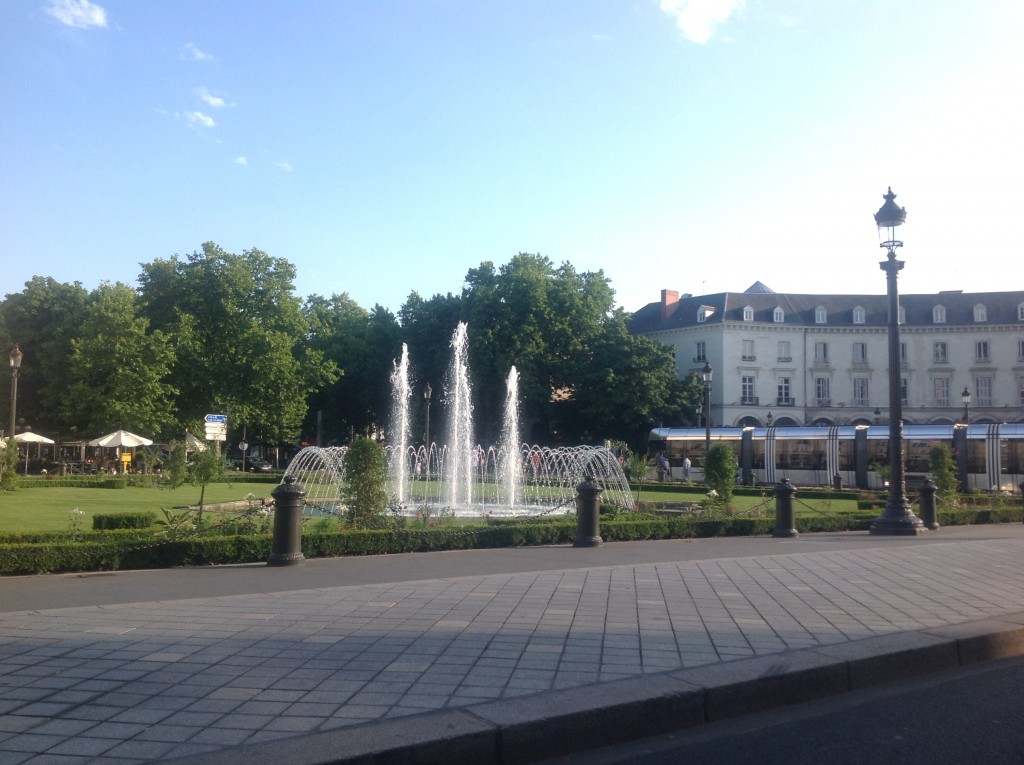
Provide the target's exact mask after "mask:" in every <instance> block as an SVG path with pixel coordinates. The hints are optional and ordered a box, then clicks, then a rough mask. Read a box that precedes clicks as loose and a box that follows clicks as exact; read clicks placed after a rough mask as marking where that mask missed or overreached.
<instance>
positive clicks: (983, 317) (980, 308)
mask: <svg viewBox="0 0 1024 765" xmlns="http://www.w3.org/2000/svg"><path fill="white" fill-rule="evenodd" d="M974 320H975V321H976V322H978V321H988V310H987V309H986V308H985V304H984V303H978V304H977V305H976V306H974Z"/></svg>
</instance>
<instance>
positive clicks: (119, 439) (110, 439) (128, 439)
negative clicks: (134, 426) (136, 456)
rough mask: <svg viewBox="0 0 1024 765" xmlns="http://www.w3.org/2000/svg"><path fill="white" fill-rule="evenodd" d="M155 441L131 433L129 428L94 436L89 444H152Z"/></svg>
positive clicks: (133, 445)
mask: <svg viewBox="0 0 1024 765" xmlns="http://www.w3.org/2000/svg"><path fill="white" fill-rule="evenodd" d="M152 444H153V442H152V441H151V440H150V439H148V438H143V437H142V436H137V435H135V434H134V433H129V432H128V431H127V430H115V431H114V432H113V433H108V434H107V435H105V436H103V437H102V438H94V439H93V440H92V441H90V442H89V446H131V447H135V446H151V445H152Z"/></svg>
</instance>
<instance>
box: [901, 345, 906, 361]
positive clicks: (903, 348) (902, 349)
mask: <svg viewBox="0 0 1024 765" xmlns="http://www.w3.org/2000/svg"><path fill="white" fill-rule="evenodd" d="M900 363H901V364H906V363H907V344H906V343H902V342H901V343H900Z"/></svg>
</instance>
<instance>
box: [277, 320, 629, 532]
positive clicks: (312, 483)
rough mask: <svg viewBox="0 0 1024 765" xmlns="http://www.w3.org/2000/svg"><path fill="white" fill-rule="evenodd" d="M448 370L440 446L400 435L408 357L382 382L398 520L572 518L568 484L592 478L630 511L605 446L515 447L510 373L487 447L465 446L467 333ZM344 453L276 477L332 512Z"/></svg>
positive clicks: (308, 458)
mask: <svg viewBox="0 0 1024 765" xmlns="http://www.w3.org/2000/svg"><path fill="white" fill-rule="evenodd" d="M451 347H452V363H451V366H450V368H449V373H448V378H447V381H446V390H445V396H444V398H443V402H444V403H445V404H446V405H447V407H448V433H447V436H448V437H447V440H446V442H445V443H443V444H437V443H430V444H422V445H420V446H415V445H413V444H412V443H411V438H410V412H409V405H410V399H411V392H410V391H411V386H410V381H409V352H408V348H407V347H406V346H405V344H403V345H402V357H401V359H400V361H398V362H397V363H396V364H395V368H394V371H393V372H392V375H391V387H392V398H393V407H392V410H393V411H392V415H391V421H390V425H389V431H388V439H389V443H388V444H387V446H386V447H385V449H386V451H387V455H388V466H389V475H390V488H389V493H390V494H391V496H392V497H394V499H395V502H396V505H397V507H398V508H399V512H400V513H401V514H403V515H408V516H414V515H417V514H438V513H444V514H450V515H453V516H459V517H480V516H521V515H547V514H553V513H562V514H567V513H572V512H574V511H575V502H574V500H575V496H576V486H577V485H578V484H579V483H580V482H581V481H582V480H583V479H584V477H587V476H589V477H592V478H593V480H594V481H596V482H597V484H598V485H600V486H601V487H602V488H603V489H604V496H603V501H604V502H606V503H610V504H614V505H617V506H619V507H623V508H625V509H629V510H632V509H633V498H632V495H631V493H630V490H629V485H628V483H627V481H626V477H625V475H624V474H623V472H622V467H621V466H620V464H619V461H618V459H617V458H616V456H615V455H614V454H613V453H612V452H611V450H609V449H608V448H606V447H603V446H601V447H597V446H571V447H557V448H548V447H540V446H536V445H534V446H531V445H528V444H525V443H521V442H520V436H519V372H518V370H517V369H516V368H515V367H514V366H513V367H512V368H511V369H510V370H509V373H508V377H507V378H506V380H505V387H506V393H505V408H504V417H503V425H502V429H501V435H500V438H499V441H498V444H497V446H491V447H488V448H486V449H485V448H483V447H482V446H481V445H479V444H476V445H474V442H473V418H472V403H471V392H472V389H471V387H470V376H469V352H468V343H467V326H466V324H465V323H460V324H459V325H458V327H457V328H456V330H455V332H454V334H453V335H452V341H451ZM346 451H347V447H326V448H322V447H316V446H309V447H306V448H304V449H302V451H300V452H299V453H298V455H296V457H295V458H294V459H293V460H292V462H291V464H290V465H289V466H288V470H287V471H286V473H285V476H286V477H287V476H292V477H293V478H294V479H295V482H296V483H298V484H300V485H301V486H303V487H304V488H305V489H306V506H307V507H308V508H310V511H311V514H323V513H324V512H331V511H334V510H336V509H337V508H338V507H340V506H341V505H342V502H343V497H342V493H343V486H344V455H345V452H346Z"/></svg>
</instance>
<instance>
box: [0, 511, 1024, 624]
mask: <svg viewBox="0 0 1024 765" xmlns="http://www.w3.org/2000/svg"><path fill="white" fill-rule="evenodd" d="M1022 536H1024V524H994V525H987V526H957V527H949V528H943V529H940V530H938V531H933V532H928V533H927V534H925V535H923V536H918V537H878V536H871V535H870V534H868V533H867V532H846V533H840V534H805V535H803V536H800V537H798V538H796V539H774V538H772V537H768V536H759V537H731V538H713V539H684V540H663V541H654V542H615V543H607V544H604V545H601V546H599V547H590V548H586V547H582V548H573V547H570V546H568V545H560V546H552V547H519V548H508V549H500V550H461V551H453V552H437V553H413V554H405V555H372V556H365V557H352V558H321V559H313V560H308V561H305V562H303V563H301V564H300V565H297V566H285V567H268V566H266V565H264V564H262V563H253V564H245V565H237V566H206V567H201V568H182V569H169V570H168V569H161V570H149V571H120V572H100V573H88V574H53V575H45V576H22V577H5V578H2V579H0V611H28V610H38V609H49V608H70V607H77V606H96V605H111V604H114V603H137V602H147V601H159V600H178V599H182V598H200V597H215V596H225V595H247V594H252V593H259V592H287V591H291V590H304V589H314V588H320V587H344V586H352V585H366V584H381V583H385V582H404V581H418V580H423V579H443V578H450V577H458V576H477V575H480V574H508V573H521V572H526V571H551V570H560V569H574V568H586V567H592V566H619V565H637V564H645V563H659V562H664V561H693V560H710V559H715V558H743V557H751V556H758V555H774V554H784V553H785V554H788V553H795V552H816V551H824V550H831V551H834V550H836V549H865V548H871V547H880V546H881V547H891V546H894V545H897V546H899V545H922V544H928V545H931V544H950V543H955V542H957V541H962V540H981V539H1005V538H1020V537H1022Z"/></svg>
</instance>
